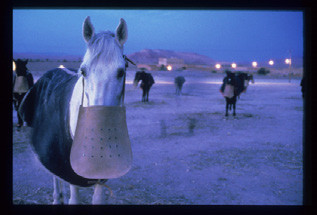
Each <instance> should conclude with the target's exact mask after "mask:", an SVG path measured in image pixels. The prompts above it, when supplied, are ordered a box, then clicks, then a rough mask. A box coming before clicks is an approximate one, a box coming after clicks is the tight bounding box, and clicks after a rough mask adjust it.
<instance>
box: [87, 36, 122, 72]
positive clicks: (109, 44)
mask: <svg viewBox="0 0 317 215" xmlns="http://www.w3.org/2000/svg"><path fill="white" fill-rule="evenodd" d="M122 56H123V48H122V47H121V45H120V44H119V43H118V42H117V41H116V40H115V34H114V33H113V32H111V31H104V32H100V33H98V34H96V35H94V36H93V38H91V40H90V41H89V43H88V49H87V52H86V55H85V57H84V60H83V63H84V64H86V65H90V66H97V65H98V64H99V63H102V64H105V65H110V64H113V63H114V64H117V63H118V61H120V60H123V57H122Z"/></svg>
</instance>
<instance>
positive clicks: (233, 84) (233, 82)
mask: <svg viewBox="0 0 317 215" xmlns="http://www.w3.org/2000/svg"><path fill="white" fill-rule="evenodd" d="M226 73H227V76H226V77H225V78H224V79H223V84H222V85H221V87H220V92H221V94H222V95H223V96H224V97H225V99H226V114H225V116H228V109H229V110H231V109H232V108H233V116H235V115H236V102H237V97H239V96H240V94H241V93H242V92H245V90H246V87H245V78H246V76H245V75H244V74H245V73H241V72H237V73H236V74H235V73H232V72H231V71H226Z"/></svg>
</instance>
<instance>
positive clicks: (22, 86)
mask: <svg viewBox="0 0 317 215" xmlns="http://www.w3.org/2000/svg"><path fill="white" fill-rule="evenodd" d="M28 90H29V84H28V80H27V78H26V77H25V76H17V77H16V79H15V83H14V87H13V92H14V93H26V92H27V91H28Z"/></svg>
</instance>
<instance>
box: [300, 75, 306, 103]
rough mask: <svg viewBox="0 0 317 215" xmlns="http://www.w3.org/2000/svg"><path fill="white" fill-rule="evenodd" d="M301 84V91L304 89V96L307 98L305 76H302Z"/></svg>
mask: <svg viewBox="0 0 317 215" xmlns="http://www.w3.org/2000/svg"><path fill="white" fill-rule="evenodd" d="M300 86H301V87H302V89H301V91H302V97H303V98H305V93H306V80H305V76H304V77H303V78H302V80H301V82H300Z"/></svg>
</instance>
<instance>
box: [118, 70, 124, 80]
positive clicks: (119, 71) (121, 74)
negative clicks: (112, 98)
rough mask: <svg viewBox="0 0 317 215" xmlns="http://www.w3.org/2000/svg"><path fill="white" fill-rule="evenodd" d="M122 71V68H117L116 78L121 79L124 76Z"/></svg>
mask: <svg viewBox="0 0 317 215" xmlns="http://www.w3.org/2000/svg"><path fill="white" fill-rule="evenodd" d="M124 72H125V71H124V69H123V68H119V69H118V71H117V78H122V77H123V75H124Z"/></svg>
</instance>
